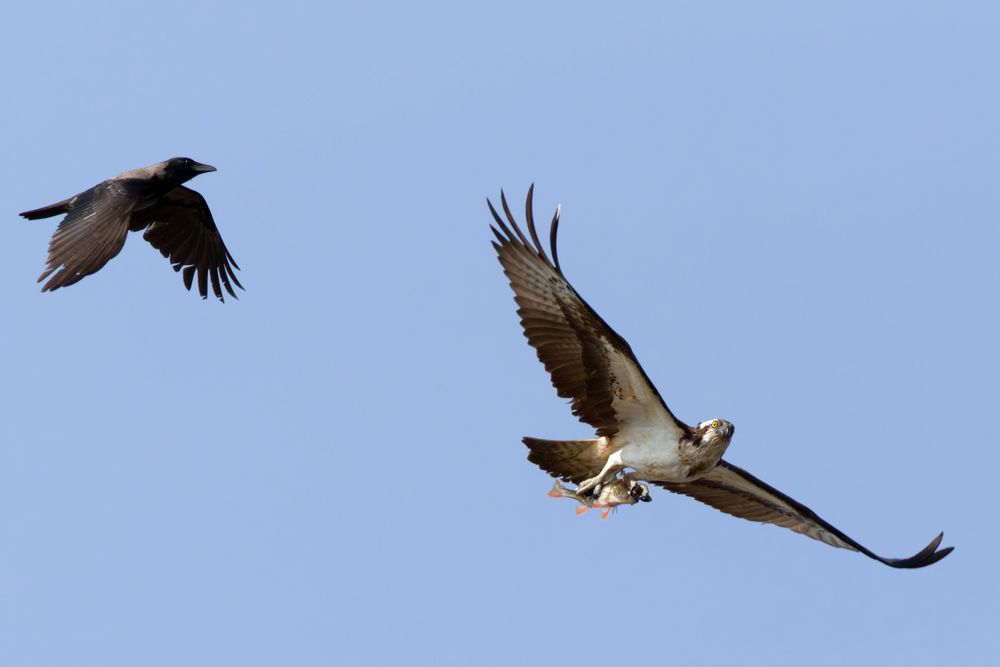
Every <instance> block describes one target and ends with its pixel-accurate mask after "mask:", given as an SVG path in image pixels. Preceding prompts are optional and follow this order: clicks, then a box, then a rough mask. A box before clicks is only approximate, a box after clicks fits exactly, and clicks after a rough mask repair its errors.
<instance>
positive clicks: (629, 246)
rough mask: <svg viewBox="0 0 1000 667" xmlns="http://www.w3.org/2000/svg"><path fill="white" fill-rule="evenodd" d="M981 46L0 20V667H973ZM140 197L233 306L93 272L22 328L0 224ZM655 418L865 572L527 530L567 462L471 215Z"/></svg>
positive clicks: (685, 531) (549, 506)
mask: <svg viewBox="0 0 1000 667" xmlns="http://www.w3.org/2000/svg"><path fill="white" fill-rule="evenodd" d="M998 28H1000V10H997V8H996V7H995V6H994V5H992V4H990V3H963V4H962V5H961V7H959V6H957V5H954V4H949V3H919V2H917V3H913V2H905V3H904V2H885V3H863V2H838V3H832V2H822V3H799V2H762V3H735V2H732V3H709V2H673V3H660V2H657V3H645V4H643V3H591V2H560V3H518V2H505V3H493V4H491V5H488V6H486V5H480V4H475V3H458V2H456V3H434V2H428V3H350V4H345V3H329V4H326V3H325V4H320V3H315V4H309V3H298V2H284V3H274V4H256V3H253V2H249V3H247V2H241V3H235V2H233V3H221V2H220V3H193V2H172V3H169V4H162V3H160V4H158V5H152V4H149V3H132V2H129V3H125V2H121V3H98V6H95V5H94V4H93V3H88V4H86V5H84V4H75V3H74V4H71V3H44V2H38V3H17V4H16V5H11V6H9V7H7V8H6V10H5V17H4V21H3V25H2V26H0V62H2V63H4V64H3V65H2V67H3V74H4V76H3V81H4V89H5V92H6V95H5V103H4V104H3V105H2V106H0V126H2V127H3V128H4V131H3V132H2V133H0V141H2V148H3V154H4V155H5V157H6V159H5V160H3V161H0V183H2V184H3V185H2V192H3V201H4V203H5V209H6V211H7V214H6V217H7V222H6V224H5V226H4V241H5V242H4V244H3V246H2V248H0V253H2V261H0V281H2V284H3V285H4V286H5V289H4V290H3V296H2V299H3V304H2V310H3V312H4V326H3V327H2V333H0V340H2V342H3V350H4V354H3V382H2V383H0V399H2V405H3V413H4V417H3V419H2V420H0V442H2V446H0V662H2V663H3V664H5V665H17V666H48V665H53V666H55V665H68V664H73V665H78V666H86V665H95V666H96V665H100V666H103V667H108V666H116V665H123V666H124V665H140V664H141V665H145V666H158V665H164V666H167V665H171V666H172V665H178V664H184V665H241V666H248V665H275V664H290V665H331V664H358V663H361V662H365V663H366V664H399V663H400V662H401V661H407V662H411V663H418V662H422V663H431V662H433V663H436V664H468V663H469V662H470V661H476V662H479V663H481V664H515V663H516V664H555V663H556V662H557V661H558V663H559V664H562V663H566V662H571V663H575V664H580V663H584V664H598V665H606V664H636V663H638V664H659V663H664V662H667V663H669V664H685V665H711V664H719V663H733V662H734V661H735V662H739V663H740V664H744V665H768V664H791V663H802V662H803V661H808V662H809V663H810V664H815V665H834V664H844V663H848V662H849V663H855V664H857V663H860V664H904V663H905V664H909V665H932V664H940V663H941V662H942V661H948V662H949V663H950V664H965V665H978V664H990V662H991V660H992V658H991V657H990V656H995V653H996V651H997V650H998V649H1000V646H998V640H997V636H996V620H997V618H1000V608H998V607H1000V603H998V602H997V600H998V593H1000V585H998V583H1000V582H998V577H997V575H996V565H995V560H996V553H997V550H998V548H1000V541H998V538H997V536H996V531H995V527H996V523H997V522H996V518H995V513H994V512H995V505H996V501H995V488H994V485H995V475H993V473H992V471H993V469H994V468H995V467H996V466H997V464H998V458H1000V457H998V454H997V436H996V420H997V408H996V404H997V387H996V378H997V375H998V370H1000V369H998V362H997V352H996V341H997V340H998V337H1000V332H998V328H1000V327H998V316H997V307H996V304H997V288H998V285H1000V269H998V261H997V248H998V242H1000V232H998V226H997V220H998V213H1000V194H998V193H1000V188H998V178H1000V127H998V120H997V119H998V118H1000V96H998V90H997V86H996V63H997V62H998V59H1000V44H998V41H997V39H996V35H997V31H998ZM174 155H188V156H191V157H194V158H195V159H198V160H201V161H204V162H208V163H210V164H213V165H215V166H216V167H218V169H219V171H218V172H217V173H213V174H208V175H205V176H201V177H199V178H198V179H197V180H195V181H194V182H193V183H192V184H191V185H192V186H193V187H194V188H195V189H197V190H198V191H200V192H201V193H203V194H204V195H205V196H206V197H207V199H208V201H209V203H210V205H211V207H212V210H213V213H214V215H215V218H216V220H217V222H218V224H219V226H220V228H221V230H222V233H223V236H224V238H225V240H226V243H227V245H228V246H229V248H230V250H231V251H232V253H233V255H234V256H235V258H236V260H237V262H239V264H240V266H241V267H243V271H242V272H241V273H240V279H241V281H242V282H243V284H244V285H245V286H246V287H247V291H246V293H245V294H241V299H240V301H239V302H233V303H226V304H225V305H220V304H218V303H213V302H202V301H201V300H199V299H198V298H197V297H196V296H194V295H192V294H190V293H188V292H186V291H185V290H184V289H183V287H182V285H181V281H180V278H179V277H178V276H177V275H175V274H174V273H173V272H172V271H171V270H170V269H169V266H168V265H167V263H166V262H165V261H164V260H163V259H162V258H161V257H160V256H159V254H158V253H157V252H156V251H155V250H153V249H152V248H150V247H148V245H146V244H144V243H143V242H142V240H141V237H140V236H138V235H132V236H131V237H130V239H129V241H128V243H127V244H126V247H125V249H124V251H123V252H122V254H121V255H119V256H118V257H117V258H115V259H114V260H113V261H112V262H110V263H109V264H108V265H107V266H106V267H105V268H104V269H103V270H102V271H101V272H100V273H99V274H97V275H95V276H91V277H88V278H87V279H85V280H84V281H82V282H81V283H79V284H78V285H75V286H73V287H71V288H68V289H64V290H60V291H58V292H55V293H51V294H40V293H39V292H38V286H37V285H35V283H34V279H35V277H36V276H37V275H38V274H39V273H40V272H41V270H42V268H43V266H44V260H45V252H46V246H47V243H48V239H49V236H50V234H51V232H52V231H53V229H54V227H55V221H54V220H47V221H35V222H28V221H24V220H21V219H20V218H18V217H17V215H16V214H17V212H18V211H21V210H26V209H29V208H34V207H38V206H42V205H44V204H47V203H51V202H53V201H55V200H58V199H61V198H63V197H66V196H69V195H71V194H73V193H75V192H78V191H80V190H83V189H85V188H87V187H89V186H91V185H93V184H95V183H96V182H98V181H100V180H102V179H104V178H106V177H108V176H111V175H114V174H117V173H119V172H121V171H124V170H126V169H129V168H132V167H136V166H140V165H145V164H149V163H152V162H156V161H159V160H162V159H165V158H167V157H171V156H174ZM532 182H534V183H535V184H536V192H535V203H536V210H537V214H538V216H539V218H542V219H547V217H548V216H549V215H550V214H551V211H552V210H553V209H554V207H555V206H556V204H557V203H562V205H563V224H562V228H561V252H560V257H561V259H562V264H563V268H564V270H565V271H566V273H567V274H568V276H569V278H570V279H571V280H572V281H573V282H574V284H575V285H576V287H577V288H578V289H579V290H580V291H581V292H582V294H583V295H584V296H585V297H586V298H587V299H588V301H589V302H590V303H591V304H592V305H593V306H594V307H595V308H596V309H597V310H598V312H600V313H601V314H602V315H603V316H604V318H605V319H607V320H608V321H609V322H610V323H611V324H612V325H613V326H614V327H615V328H616V329H617V330H618V331H619V332H620V333H621V334H622V335H624V336H625V337H626V338H627V339H628V340H629V341H630V343H631V344H632V347H633V348H634V350H635V351H636V353H637V354H638V356H639V358H640V360H641V361H642V363H643V365H644V367H645V369H646V371H647V372H648V373H649V375H650V376H651V377H652V378H653V380H654V381H655V382H656V384H657V386H658V387H659V389H660V391H661V393H662V394H663V395H664V397H665V398H666V400H667V402H668V403H669V404H670V406H671V408H672V409H673V410H674V412H675V413H676V414H677V415H678V416H679V417H680V418H682V419H684V420H685V421H688V422H689V423H690V422H697V421H699V420H702V419H708V418H712V417H724V418H727V419H730V420H732V421H733V422H734V423H735V424H736V425H737V427H738V429H737V430H738V433H737V435H736V437H735V439H734V441H733V444H732V446H731V447H730V450H729V452H728V454H727V458H728V459H729V460H731V461H733V462H734V463H736V464H738V465H740V466H743V467H745V468H747V469H749V470H750V471H751V472H753V473H754V474H756V475H757V476H759V477H761V478H762V479H764V480H766V481H768V482H769V483H771V484H773V485H774V486H776V487H778V488H780V489H782V490H783V491H785V492H786V493H788V494H789V495H791V496H792V497H794V498H796V499H798V500H800V501H802V502H804V503H806V504H808V505H809V506H811V507H812V508H813V509H815V510H816V511H818V512H819V513H820V514H821V515H822V516H824V517H825V518H827V519H828V520H830V521H831V522H833V523H834V524H835V525H837V526H839V527H841V528H842V529H843V530H845V531H846V532H848V533H849V534H850V535H852V536H853V537H855V538H856V539H858V540H859V541H861V542H862V543H864V544H866V545H868V546H870V547H871V548H872V549H873V550H875V551H877V552H879V553H883V554H885V555H888V556H904V555H909V554H911V553H913V552H915V551H916V550H918V549H919V548H920V547H922V546H923V545H924V544H925V543H926V542H927V541H928V540H929V539H930V538H931V537H933V536H934V535H935V534H936V533H937V532H938V531H939V530H944V531H945V544H950V545H955V546H956V551H955V553H954V554H953V555H951V556H949V557H948V558H947V559H946V560H944V561H942V562H941V563H940V564H939V565H936V566H934V567H931V568H928V569H925V570H919V571H912V572H910V571H895V570H891V569H889V568H886V567H883V566H881V565H879V564H877V563H874V562H872V561H869V560H868V559H866V558H864V557H862V556H859V555H857V554H852V553H850V552H846V551H841V550H835V549H831V548H829V547H826V546H825V545H822V544H819V543H816V542H813V541H811V540H808V539H806V538H803V537H801V536H799V535H795V534H793V533H791V532H789V531H785V530H781V529H778V528H774V527H770V526H760V525H756V524H751V523H748V522H743V521H740V520H737V519H734V518H731V517H728V516H725V515H722V514H720V513H718V512H716V511H714V510H712V509H710V508H707V507H705V506H702V505H699V504H698V503H696V502H694V501H692V500H690V499H687V498H682V497H679V496H671V495H669V494H667V493H666V492H654V495H655V497H654V501H653V502H652V503H650V504H648V505H641V506H636V507H633V508H625V509H624V510H623V511H620V512H618V513H617V514H616V515H615V516H614V517H612V518H610V519H609V520H608V521H604V522H601V521H600V520H598V519H597V517H596V516H594V515H593V514H591V515H588V516H585V517H583V518H577V517H576V516H574V513H573V505H572V504H571V503H570V502H568V501H554V500H551V499H549V498H547V497H546V495H545V493H546V491H547V490H548V488H549V486H550V480H549V479H548V478H547V477H546V476H545V475H544V474H543V473H542V472H541V471H539V470H537V469H536V468H535V467H534V466H532V465H531V464H529V463H528V462H527V461H526V460H525V450H524V448H523V446H522V445H521V444H520V438H521V437H522V436H524V435H533V436H537V437H549V438H572V437H586V436H587V435H588V430H587V428H586V427H585V426H584V425H582V424H579V423H578V422H576V421H575V419H574V418H573V417H572V416H571V415H570V413H569V410H568V408H567V406H566V405H565V403H564V402H563V401H562V400H560V399H558V398H557V397H556V396H555V394H554V391H553V390H552V388H551V387H550V385H549V383H548V379H547V377H546V375H545V373H544V371H543V369H542V368H541V366H540V365H539V364H538V363H537V361H536V360H535V355H534V352H533V351H532V350H531V349H530V348H529V347H528V346H527V344H526V343H525V341H524V339H523V337H522V335H521V332H520V329H519V327H518V324H517V319H516V317H515V314H514V304H513V301H512V299H511V294H510V291H509V289H508V287H507V285H506V281H505V279H504V278H503V276H502V274H501V271H500V268H499V265H498V264H497V263H496V260H495V258H494V256H493V252H492V249H491V248H490V246H489V239H490V234H489V231H488V228H487V224H488V222H489V215H488V212H487V209H486V206H485V197H487V196H490V197H495V196H497V195H498V194H499V190H500V188H501V187H503V188H505V189H506V192H507V193H508V194H509V196H510V198H511V200H512V205H513V207H514V209H515V210H521V203H522V200H523V197H524V194H525V192H526V191H527V188H528V185H529V184H530V183H532Z"/></svg>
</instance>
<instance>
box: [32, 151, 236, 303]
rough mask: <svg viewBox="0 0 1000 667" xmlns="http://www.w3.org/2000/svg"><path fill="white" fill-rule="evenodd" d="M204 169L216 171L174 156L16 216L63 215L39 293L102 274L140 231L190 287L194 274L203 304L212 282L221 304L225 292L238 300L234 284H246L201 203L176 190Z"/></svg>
mask: <svg viewBox="0 0 1000 667" xmlns="http://www.w3.org/2000/svg"><path fill="white" fill-rule="evenodd" d="M208 171H215V167H212V166H209V165H207V164H201V163H199V162H195V161H194V160H192V159H190V158H186V157H175V158H171V159H170V160H166V161H165V162H158V163H156V164H154V165H150V166H148V167H140V168H139V169H133V170H131V171H126V172H125V173H123V174H119V175H118V176H115V177H114V178H109V179H108V180H106V181H104V182H103V183H98V184H97V185H95V186H94V187H92V188H90V189H89V190H84V191H83V192H81V193H80V194H78V195H75V196H73V197H70V198H69V199H64V200H63V201H61V202H56V203H55V204H51V205H49V206H45V207H42V208H38V209H35V210H33V211H25V212H24V213H21V216H23V217H25V218H27V219H28V220H36V219H38V218H49V217H52V216H55V215H62V214H64V213H65V214H66V217H65V218H63V221H62V222H61V223H59V228H58V229H56V231H55V234H53V235H52V240H51V241H50V242H49V257H48V265H47V266H46V267H45V271H44V272H43V273H42V275H41V276H39V277H38V282H41V281H43V280H45V279H46V278H48V279H49V280H48V282H46V283H45V285H44V286H43V287H42V291H43V292H48V291H50V290H54V289H59V288H60V287H65V286H67V285H72V284H73V283H75V282H77V281H79V280H80V279H82V278H83V277H84V276H89V275H90V274H92V273H95V272H97V271H99V270H100V269H101V267H103V266H104V265H105V264H107V263H108V260H110V259H111V258H112V257H114V256H115V255H117V254H118V253H119V252H120V251H121V249H122V247H123V246H124V245H125V237H126V236H127V235H128V232H129V231H139V230H140V229H145V230H146V232H145V234H143V238H145V239H146V240H147V241H149V243H150V244H151V245H152V246H153V247H154V248H156V249H157V250H159V251H160V253H162V254H163V256H164V257H166V258H167V259H169V260H170V263H171V265H172V266H173V267H174V271H181V270H182V269H183V276H184V285H185V286H186V287H187V288H188V289H191V285H192V283H193V282H194V277H195V274H197V276H198V291H199V292H200V293H201V296H202V298H203V299H204V298H207V297H208V283H209V281H211V283H212V292H213V293H214V294H215V296H216V297H217V298H218V299H219V300H220V301H225V299H224V298H223V294H222V288H223V287H225V289H226V291H227V292H229V294H230V296H232V297H234V298H235V297H236V293H235V292H234V291H233V287H232V285H233V284H235V285H236V286H237V287H239V288H240V289H243V286H242V285H240V281H239V280H237V278H236V274H235V273H234V272H233V268H234V267H235V268H236V269H239V268H240V267H239V266H238V265H237V264H236V261H235V260H234V259H233V256H232V255H230V254H229V251H228V250H227V249H226V244H225V243H223V242H222V237H221V236H220V235H219V230H218V228H217V227H216V226H215V221H214V220H213V219H212V213H211V211H209V209H208V204H207V203H206V202H205V198H204V197H202V196H201V195H200V194H198V193H197V192H195V191H194V190H191V189H190V188H186V187H184V186H183V185H181V184H182V183H184V182H186V181H189V180H191V179H192V178H194V177H195V176H197V175H198V174H203V173H205V172H208ZM50 276H51V277H50Z"/></svg>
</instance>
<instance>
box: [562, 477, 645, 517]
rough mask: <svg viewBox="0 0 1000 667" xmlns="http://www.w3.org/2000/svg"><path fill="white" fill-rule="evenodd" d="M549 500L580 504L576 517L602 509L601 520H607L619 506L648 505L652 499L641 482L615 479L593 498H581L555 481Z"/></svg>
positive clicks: (581, 496) (621, 478)
mask: <svg viewBox="0 0 1000 667" xmlns="http://www.w3.org/2000/svg"><path fill="white" fill-rule="evenodd" d="M549 497H550V498H572V499H573V500H575V501H576V502H578V503H580V507H578V508H576V513H577V515H580V514H583V513H585V512H586V511H587V510H589V509H590V508H592V507H603V508H604V511H603V512H602V513H601V519H607V518H608V514H609V513H610V512H611V510H613V509H614V508H616V507H618V506H619V505H635V504H636V503H637V502H639V501H640V500H641V501H642V502H644V503H648V502H649V501H650V500H652V498H651V497H650V495H649V487H647V486H646V485H645V484H642V483H641V482H636V481H635V480H633V479H630V478H627V477H616V478H614V479H613V480H611V481H610V482H608V483H607V484H605V485H603V486H602V487H601V491H600V494H599V495H598V496H597V497H596V498H595V497H594V496H583V495H580V494H579V493H577V492H576V491H575V490H574V489H570V488H567V487H565V486H563V485H562V484H560V483H559V480H556V483H555V484H553V485H552V490H551V491H549Z"/></svg>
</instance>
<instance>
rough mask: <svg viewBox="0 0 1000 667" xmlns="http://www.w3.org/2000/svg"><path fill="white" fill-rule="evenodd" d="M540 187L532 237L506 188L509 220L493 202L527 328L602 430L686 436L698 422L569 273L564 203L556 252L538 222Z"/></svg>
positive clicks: (562, 387)
mask: <svg viewBox="0 0 1000 667" xmlns="http://www.w3.org/2000/svg"><path fill="white" fill-rule="evenodd" d="M533 192H534V186H532V187H531V189H529V190H528V199H527V202H526V203H525V217H526V219H527V225H528V234H530V236H531V240H529V239H528V237H527V236H525V235H524V232H522V231H521V228H520V227H519V226H518V224H517V222H516V221H515V220H514V216H513V215H512V214H511V212H510V207H509V206H508V205H507V198H506V197H505V196H504V195H503V192H501V193H500V202H501V204H502V205H503V212H504V216H505V217H506V219H507V221H506V222H504V220H503V219H502V218H501V217H500V214H499V213H497V211H496V209H495V208H493V204H492V203H490V202H489V200H487V203H488V204H489V207H490V212H491V213H492V214H493V219H494V220H495V221H496V227H491V229H492V230H493V233H494V234H495V235H496V238H497V240H496V241H495V242H494V243H493V247H494V248H495V249H496V251H497V256H498V258H499V259H500V264H501V265H503V270H504V273H506V274H507V277H508V278H509V279H510V286H511V288H512V289H513V290H514V295H515V296H514V300H515V301H517V305H518V306H519V308H518V310H517V313H518V315H520V316H521V326H523V327H524V335H525V336H526V337H527V338H528V343H530V344H531V346H532V347H534V348H535V349H536V350H537V351H538V359H539V360H540V361H541V362H542V363H543V364H544V365H545V370H547V371H548V372H549V375H550V376H551V377H552V384H553V385H554V386H555V388H556V392H557V393H558V394H559V396H561V397H563V398H569V399H572V401H573V414H575V415H576V416H577V417H579V418H580V421H582V422H585V423H587V424H590V425H591V426H593V427H594V428H595V429H596V430H597V434H598V435H601V436H608V437H610V436H613V435H615V434H616V433H618V432H619V431H625V430H628V429H629V428H634V429H648V428H656V429H661V430H664V431H667V432H668V433H670V435H671V436H672V437H673V438H674V439H675V440H679V439H681V438H682V437H686V436H687V435H688V434H689V431H690V429H689V428H688V426H686V425H685V424H683V423H682V422H681V421H680V420H678V419H677V418H676V417H674V415H673V414H671V412H670V409H669V408H668V407H667V404H666V403H664V402H663V399H662V398H660V394H659V393H658V392H657V391H656V388H655V387H654V386H653V383H652V382H650V381H649V378H648V377H647V376H646V373H645V371H643V370H642V367H641V366H640V365H639V361H638V360H637V359H636V358H635V355H634V354H632V350H631V348H629V346H628V343H626V342H625V340H624V339H623V338H622V337H621V336H619V335H618V334H617V333H615V331H614V330H613V329H612V328H611V327H610V326H608V324H607V323H606V322H605V321H604V320H603V319H601V317H600V315H598V314H597V313H596V312H595V311H594V309H593V308H591V307H590V306H589V305H587V302H586V301H584V300H583V297H581V296H580V295H579V294H578V293H577V291H576V290H575V289H573V286H572V285H570V284H569V281H568V280H566V276H564V275H563V272H562V269H561V268H560V266H559V255H558V250H557V246H556V234H557V232H558V229H559V211H558V209H557V210H556V214H555V216H553V218H552V227H551V230H550V232H549V245H550V247H551V250H552V258H551V259H549V256H548V255H547V254H546V252H545V248H544V247H543V246H542V243H541V241H540V240H539V238H538V232H537V230H536V229H535V220H534V215H533V213H532V205H531V200H532V193H533ZM550 472H551V471H550ZM594 472H596V471H594Z"/></svg>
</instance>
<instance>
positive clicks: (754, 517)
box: [654, 461, 954, 568]
mask: <svg viewBox="0 0 1000 667" xmlns="http://www.w3.org/2000/svg"><path fill="white" fill-rule="evenodd" d="M654 483H655V484H657V485H659V486H662V487H663V488H665V489H669V490H670V491H673V492H674V493H682V494H684V495H686V496H691V497H692V498H694V499H695V500H700V501H701V502H703V503H705V504H706V505H711V506H712V507H714V508H715V509H717V510H720V511H722V512H725V513H726V514H731V515H733V516H736V517H740V518H741V519H748V520H749V521H759V522H761V523H773V524H774V525H776V526H783V527H785V528H789V529H791V530H794V531H795V532H797V533H802V534H803V535H807V536H809V537H811V538H813V539H814V540H819V541H820V542H825V543H826V544H829V545H830V546H834V547H840V548H842V549H851V550H852V551H860V552H861V553H863V554H864V555H866V556H868V557H869V558H874V559H875V560H877V561H879V562H882V563H885V564H886V565H888V566H890V567H900V568H916V567H924V566H926V565H931V564H933V563H936V562H938V561H939V560H941V559H942V558H944V557H945V556H947V555H948V554H950V553H951V551H952V549H953V548H954V547H946V548H944V549H940V550H939V549H938V546H939V545H940V544H941V538H942V537H944V533H941V534H940V535H938V536H937V537H936V538H934V539H933V540H931V543H930V544H928V545H927V546H926V547H924V548H923V549H922V550H921V551H920V552H918V553H916V554H914V555H913V556H910V557H909V558H883V557H882V556H879V555H878V554H875V553H874V552H872V551H870V550H868V549H867V548H865V547H863V546H862V545H861V544H859V543H858V542H856V541H854V540H853V539H851V538H850V537H848V536H847V535H845V534H844V533H843V532H841V531H840V530H838V529H837V528H835V527H833V526H832V525H830V523H828V522H827V521H825V520H823V519H822V518H821V517H820V516H819V515H818V514H816V513H815V512H813V511H812V510H811V509H809V508H808V507H806V506H805V505H803V504H802V503H800V502H797V501H795V500H793V499H792V498H789V497H788V496H786V495H785V494H783V493H782V492H781V491H778V490H777V489H775V488H774V487H772V486H770V485H768V484H766V483H764V482H762V481H760V480H759V479H757V478H756V477H754V476H753V475H751V474H750V473H748V472H747V471H746V470H743V469H742V468H739V467H737V466H734V465H733V464H731V463H727V462H726V461H720V462H719V465H718V466H717V467H716V468H715V469H713V470H712V471H711V472H709V473H708V474H706V475H705V476H704V477H701V478H699V479H697V480H695V481H693V482H687V483H684V484H676V483H673V482H654Z"/></svg>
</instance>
